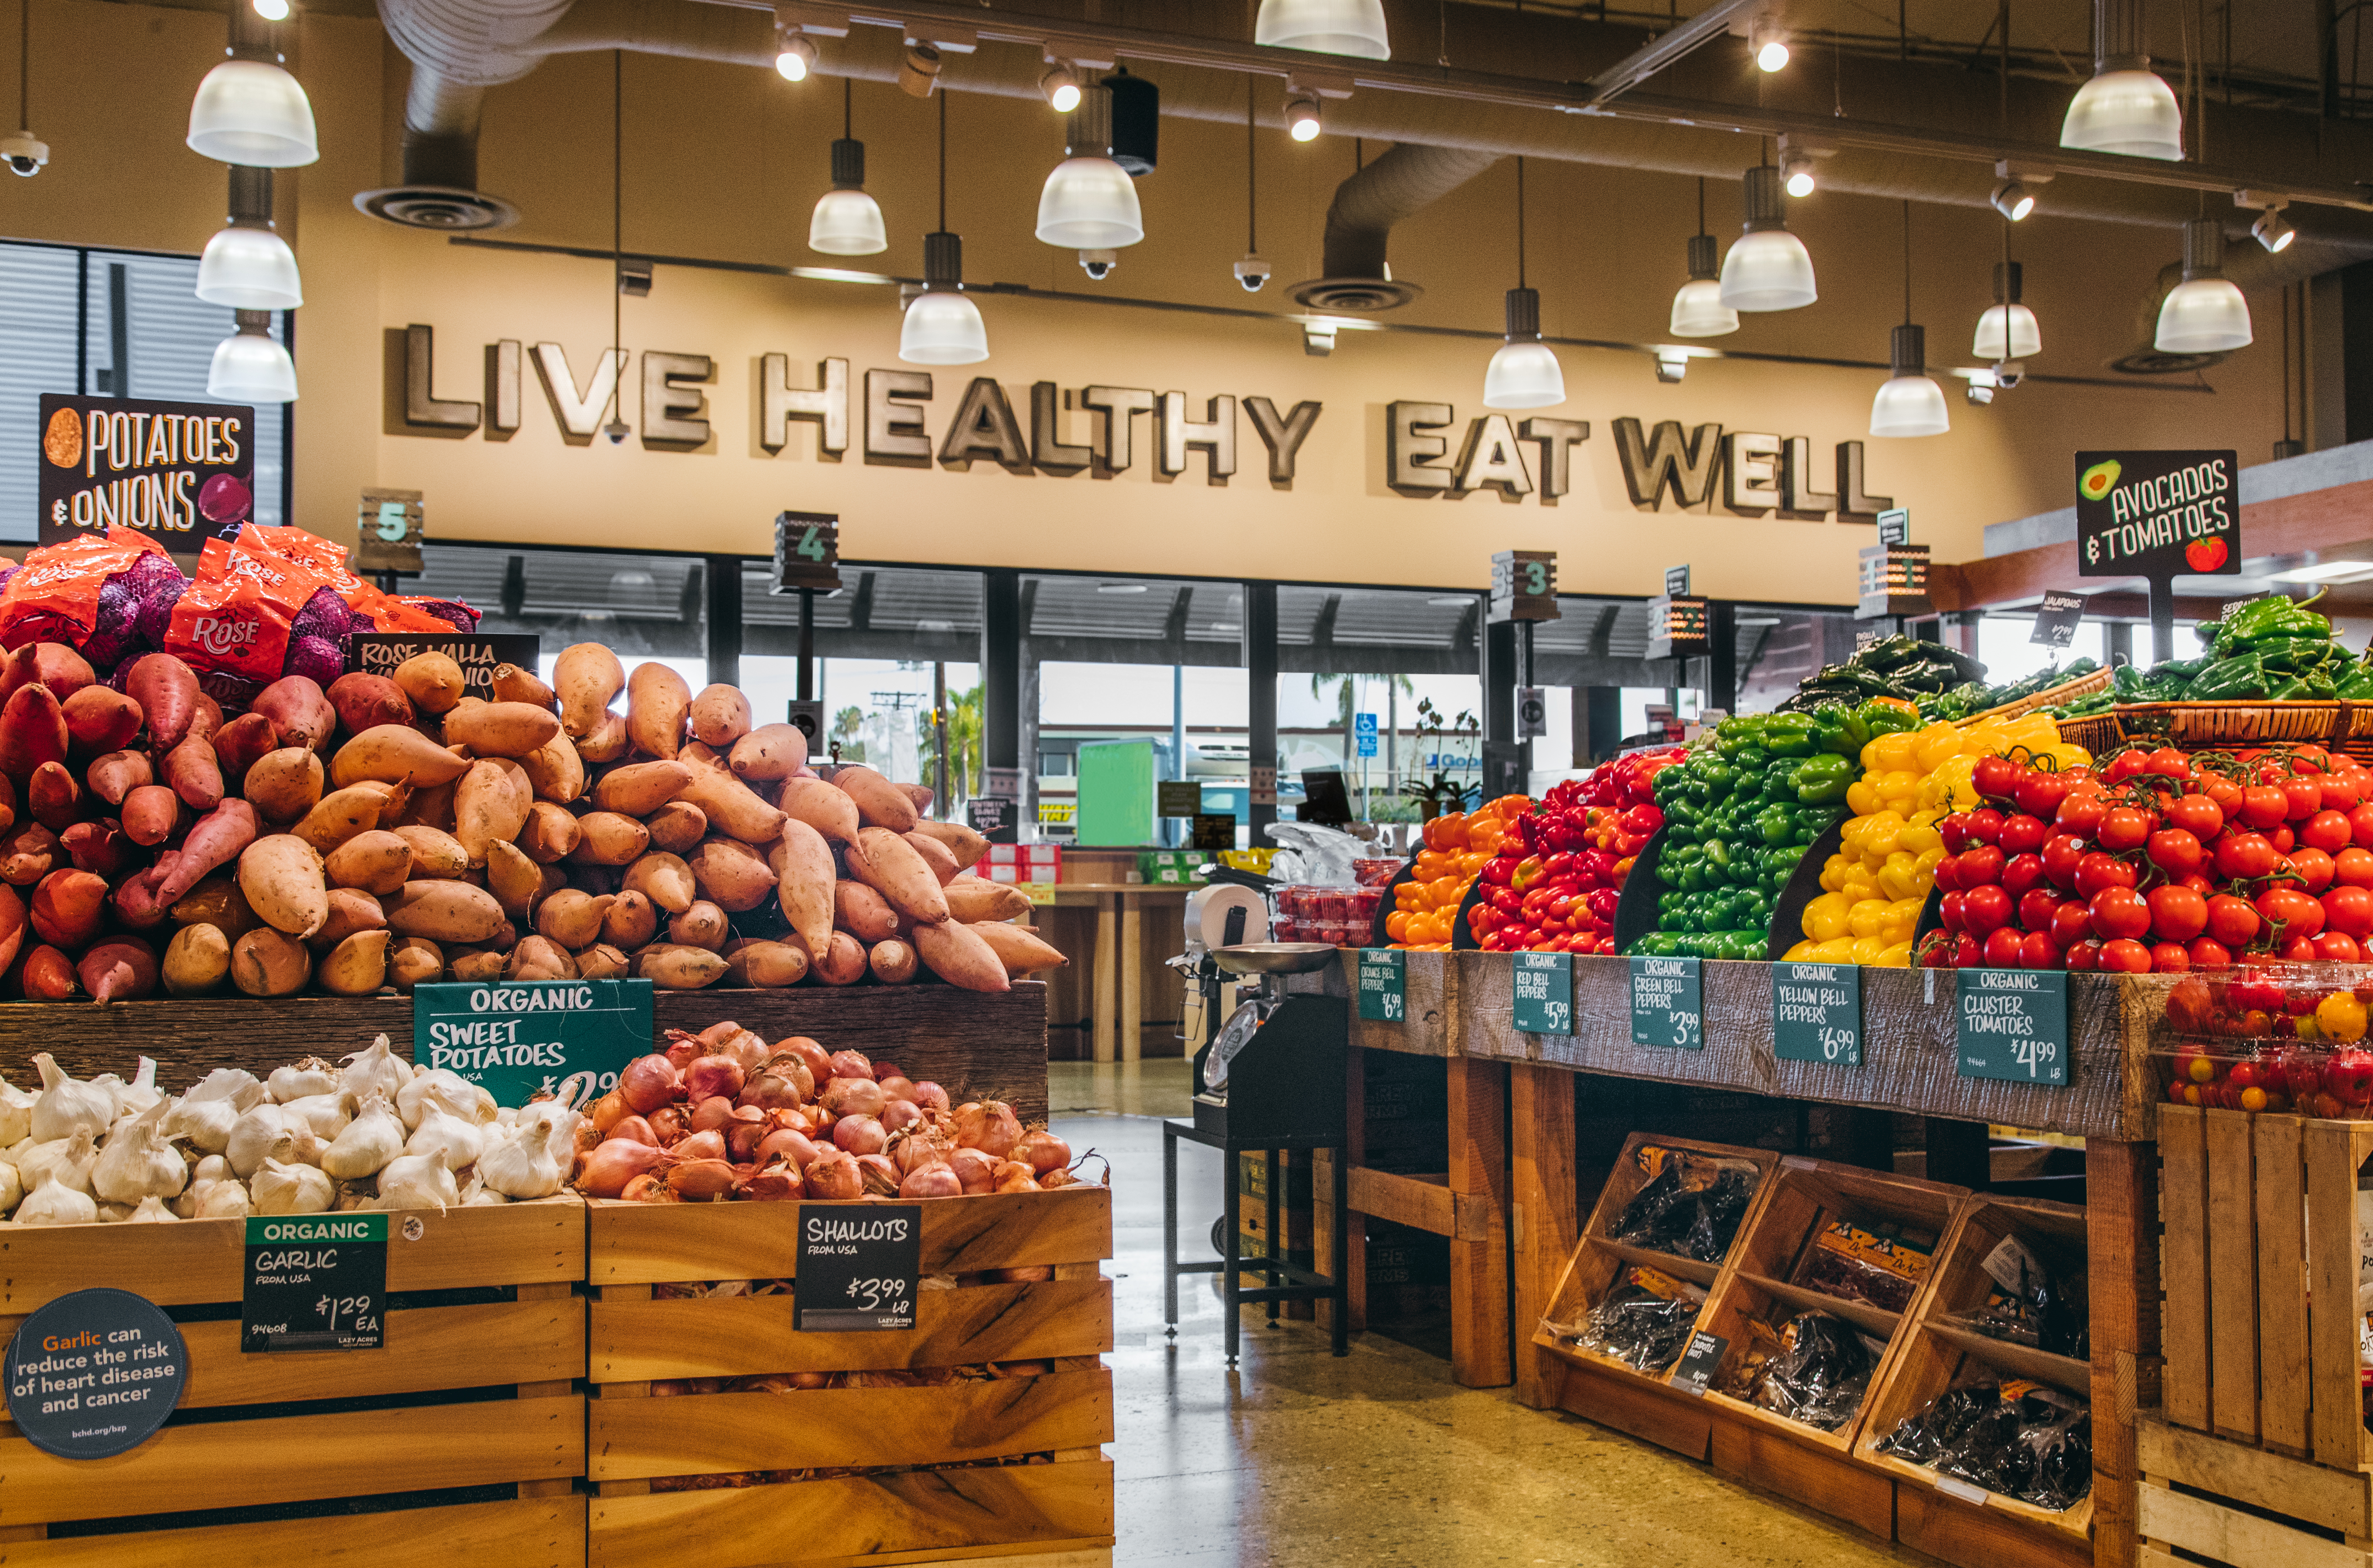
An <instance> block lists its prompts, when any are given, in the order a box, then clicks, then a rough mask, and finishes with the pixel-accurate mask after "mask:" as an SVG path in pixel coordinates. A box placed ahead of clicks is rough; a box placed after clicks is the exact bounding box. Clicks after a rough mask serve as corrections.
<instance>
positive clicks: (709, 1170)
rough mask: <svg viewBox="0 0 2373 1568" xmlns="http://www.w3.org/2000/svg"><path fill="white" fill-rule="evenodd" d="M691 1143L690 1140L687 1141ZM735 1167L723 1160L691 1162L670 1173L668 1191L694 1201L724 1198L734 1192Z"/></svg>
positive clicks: (675, 1167) (680, 1165)
mask: <svg viewBox="0 0 2373 1568" xmlns="http://www.w3.org/2000/svg"><path fill="white" fill-rule="evenodd" d="M686 1141H687V1142H688V1141H690V1140H686ZM735 1179H736V1178H735V1176H734V1175H733V1167H732V1166H731V1165H729V1164H726V1163H725V1162H724V1161H722V1160H691V1161H687V1162H685V1163H684V1164H679V1165H675V1166H673V1167H672V1168H671V1169H670V1170H669V1171H668V1175H667V1184H668V1190H669V1191H671V1192H672V1193H674V1194H675V1195H676V1196H677V1197H679V1198H683V1199H689V1200H692V1201H699V1200H702V1199H714V1198H723V1197H726V1196H727V1195H729V1194H731V1192H732V1190H733V1187H734V1182H735Z"/></svg>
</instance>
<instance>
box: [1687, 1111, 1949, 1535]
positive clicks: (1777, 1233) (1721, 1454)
mask: <svg viewBox="0 0 2373 1568" xmlns="http://www.w3.org/2000/svg"><path fill="white" fill-rule="evenodd" d="M1765 1188H1766V1191H1765V1196H1764V1200H1763V1202H1762V1204H1761V1205H1760V1207H1759V1208H1758V1209H1757V1210H1756V1211H1755V1215H1754V1219H1753V1223H1751V1224H1750V1225H1749V1226H1748V1227H1747V1228H1746V1229H1744V1230H1743V1231H1742V1232H1741V1233H1740V1235H1739V1240H1738V1242H1737V1244H1736V1246H1733V1247H1732V1248H1731V1252H1730V1259H1729V1261H1728V1262H1727V1263H1726V1264H1725V1265H1724V1269H1723V1272H1722V1278H1721V1279H1720V1281H1717V1282H1716V1284H1715V1286H1714V1293H1713V1297H1712V1298H1711V1299H1710V1300H1708V1302H1707V1303H1706V1311H1705V1314H1704V1316H1702V1317H1701V1319H1700V1320H1699V1325H1698V1326H1699V1328H1700V1329H1701V1330H1702V1331H1703V1332H1706V1333H1710V1334H1719V1335H1721V1336H1722V1337H1723V1338H1724V1339H1725V1340H1729V1341H1730V1346H1729V1349H1728V1351H1727V1352H1725V1353H1724V1358H1723V1364H1722V1369H1721V1371H1720V1372H1718V1373H1717V1374H1716V1375H1715V1377H1714V1384H1715V1387H1714V1388H1710V1389H1709V1390H1708V1391H1707V1393H1706V1396H1705V1402H1706V1405H1707V1408H1708V1409H1709V1410H1712V1411H1713V1417H1714V1425H1713V1440H1714V1441H1713V1462H1714V1468H1715V1469H1718V1470H1722V1471H1724V1473H1726V1474H1730V1475H1734V1476H1737V1477H1739V1478H1740V1479H1743V1480H1752V1481H1754V1482H1755V1484H1757V1485H1758V1486H1760V1487H1763V1488H1764V1489H1765V1490H1767V1491H1771V1492H1778V1493H1780V1494H1781V1495H1783V1496H1785V1497H1787V1498H1789V1499H1791V1500H1792V1501H1794V1502H1797V1503H1801V1504H1805V1505H1806V1506H1807V1507H1809V1508H1814V1509H1817V1510H1818V1511H1820V1512H1822V1513H1825V1514H1828V1515H1831V1516H1832V1517H1835V1518H1841V1519H1843V1520H1845V1521H1846V1522H1848V1523H1849V1524H1853V1525H1855V1526H1857V1527H1860V1528H1862V1529H1864V1530H1867V1531H1869V1532H1870V1533H1871V1534H1873V1535H1876V1536H1878V1537H1880V1538H1881V1539H1887V1538H1889V1537H1891V1536H1892V1535H1893V1534H1894V1530H1895V1489H1894V1487H1893V1486H1892V1484H1891V1483H1890V1482H1889V1481H1888V1479H1887V1478H1886V1477H1885V1476H1882V1475H1879V1474H1877V1473H1876V1472H1874V1471H1872V1470H1870V1469H1867V1468H1865V1467H1863V1466H1859V1465H1856V1464H1854V1463H1853V1452H1854V1440H1855V1438H1856V1437H1858V1436H1859V1435H1860V1434H1861V1432H1862V1426H1863V1414H1864V1410H1867V1409H1868V1408H1869V1404H1870V1398H1869V1395H1868V1393H1865V1394H1864V1398H1863V1403H1862V1406H1861V1407H1860V1408H1858V1409H1857V1410H1855V1411H1854V1413H1853V1415H1852V1416H1851V1417H1849V1418H1848V1419H1847V1421H1846V1422H1844V1424H1843V1425H1841V1426H1840V1427H1838V1428H1837V1430H1835V1431H1833V1432H1823V1431H1821V1430H1819V1429H1818V1428H1817V1427H1812V1426H1807V1425H1806V1424H1805V1423H1803V1422H1794V1421H1790V1420H1789V1419H1788V1418H1787V1417H1785V1416H1783V1415H1780V1414H1778V1413H1777V1412H1775V1411H1772V1410H1765V1409H1764V1408H1763V1407H1762V1406H1760V1405H1757V1404H1752V1403H1749V1402H1748V1400H1746V1399H1742V1398H1733V1397H1732V1396H1730V1395H1728V1394H1724V1393H1722V1392H1719V1387H1720V1386H1721V1385H1722V1383H1723V1382H1724V1380H1725V1379H1726V1378H1729V1377H1730V1376H1732V1375H1733V1371H1734V1368H1736V1366H1737V1364H1738V1363H1739V1360H1740V1358H1741V1357H1742V1355H1743V1354H1744V1353H1745V1352H1746V1351H1747V1350H1748V1346H1749V1344H1750V1343H1751V1342H1752V1327H1751V1326H1752V1325H1753V1324H1755V1323H1758V1322H1761V1323H1765V1324H1768V1325H1770V1326H1771V1327H1773V1328H1777V1327H1779V1325H1780V1324H1781V1323H1783V1322H1784V1321H1786V1320H1787V1319H1788V1318H1790V1317H1792V1316H1794V1315H1796V1314H1797V1313H1800V1312H1805V1311H1821V1312H1827V1313H1829V1314H1830V1315H1832V1316H1837V1317H1841V1318H1843V1319H1845V1320H1846V1321H1847V1322H1850V1323H1852V1324H1853V1326H1854V1327H1855V1328H1857V1329H1859V1330H1861V1331H1862V1333H1863V1334H1864V1335H1865V1336H1867V1337H1868V1338H1870V1339H1873V1340H1877V1341H1879V1342H1880V1344H1881V1345H1883V1346H1884V1347H1885V1349H1884V1350H1883V1352H1881V1354H1880V1356H1879V1359H1878V1364H1877V1366H1876V1368H1875V1369H1874V1370H1873V1372H1872V1374H1871V1384H1870V1386H1871V1388H1872V1389H1874V1390H1875V1389H1876V1387H1877V1386H1878V1382H1879V1379H1880V1377H1881V1376H1882V1375H1884V1374H1885V1372H1886V1370H1887V1363H1888V1361H1889V1360H1890V1359H1891V1358H1892V1357H1893V1355H1894V1352H1895V1347H1896V1345H1897V1343H1898V1341H1899V1340H1900V1338H1901V1336H1902V1333H1903V1327H1904V1324H1905V1323H1906V1321H1908V1320H1909V1319H1910V1317H1911V1307H1916V1306H1917V1305H1919V1297H1920V1295H1921V1293H1924V1292H1925V1290H1926V1289H1927V1284H1926V1282H1924V1281H1923V1283H1922V1284H1921V1285H1920V1286H1919V1287H1918V1288H1917V1289H1915V1291H1914V1292H1913V1294H1912V1299H1911V1304H1910V1306H1908V1307H1907V1308H1906V1310H1905V1311H1903V1312H1900V1313H1896V1312H1889V1311H1887V1310H1885V1309H1884V1308H1882V1307H1877V1306H1874V1305H1870V1304H1868V1303H1866V1302H1859V1301H1850V1300H1847V1299H1844V1298H1842V1297H1839V1296H1833V1295H1830V1294H1829V1293H1826V1292H1823V1291H1820V1290H1818V1289H1816V1288H1814V1287H1813V1286H1810V1285H1804V1284H1797V1283H1794V1282H1793V1281H1794V1277H1795V1275H1796V1273H1797V1271H1798V1269H1799V1267H1800V1265H1801V1264H1802V1263H1803V1262H1804V1260H1805V1259H1806V1258H1807V1257H1808V1256H1809V1255H1810V1254H1811V1252H1812V1249H1813V1246H1814V1245H1815V1242H1816V1239H1817V1238H1818V1236H1819V1235H1820V1234H1821V1232H1822V1230H1823V1229H1824V1228H1825V1227H1827V1226H1828V1225H1829V1224H1830V1223H1832V1222H1835V1221H1841V1220H1843V1221H1850V1222H1852V1221H1859V1222H1863V1223H1889V1222H1891V1223H1895V1224H1898V1225H1901V1226H1903V1227H1905V1228H1907V1229H1911V1230H1918V1231H1924V1232H1927V1233H1929V1234H1931V1235H1934V1236H1935V1238H1936V1240H1935V1245H1936V1246H1937V1247H1938V1248H1939V1249H1941V1248H1942V1246H1943V1244H1944V1241H1945V1237H1946V1234H1947V1233H1948V1232H1949V1231H1950V1230H1951V1229H1952V1223H1953V1214H1954V1211H1955V1208H1956V1206H1957V1205H1958V1203H1959V1202H1960V1200H1961V1199H1963V1198H1965V1197H1967V1196H1968V1191H1967V1189H1966V1188H1958V1187H1946V1186H1945V1185H1943V1184H1941V1183H1938V1182H1927V1181H1913V1180H1911V1179H1910V1178H1908V1177H1903V1176H1888V1175H1885V1174H1883V1173H1881V1172H1878V1171H1871V1170H1864V1169H1860V1168H1858V1167H1856V1166H1853V1165H1841V1164H1831V1163H1829V1162H1828V1161H1822V1160H1807V1159H1804V1158H1802V1157H1800V1156H1794V1155H1791V1156H1789V1157H1787V1158H1785V1159H1783V1160H1782V1161H1781V1162H1780V1165H1779V1168H1778V1169H1777V1170H1776V1171H1774V1172H1773V1173H1772V1176H1771V1179H1770V1180H1769V1181H1767V1182H1766V1183H1765ZM1932 1273H1933V1268H1932Z"/></svg>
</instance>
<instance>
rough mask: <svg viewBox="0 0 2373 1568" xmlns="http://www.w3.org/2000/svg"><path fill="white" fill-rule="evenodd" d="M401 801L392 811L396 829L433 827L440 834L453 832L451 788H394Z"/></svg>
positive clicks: (450, 786) (432, 786)
mask: <svg viewBox="0 0 2373 1568" xmlns="http://www.w3.org/2000/svg"><path fill="white" fill-rule="evenodd" d="M395 788H396V789H397V790H398V793H399V794H400V795H401V797H402V798H401V799H400V800H399V801H398V802H396V804H395V807H394V809H393V813H392V814H393V817H394V823H393V825H395V826H397V827H433V828H435V829H437V830H438V832H440V833H450V832H452V831H453V786H452V785H450V784H431V785H427V786H426V787H425V788H405V787H403V786H395Z"/></svg>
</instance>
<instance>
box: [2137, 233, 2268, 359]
mask: <svg viewBox="0 0 2373 1568" xmlns="http://www.w3.org/2000/svg"><path fill="white" fill-rule="evenodd" d="M2152 344H2153V345H2154V346H2155V347H2157V349H2158V351H2159V352H2160V353H2162V354H2223V353H2227V352H2229V351H2230V350H2233V349H2236V348H2247V347H2249V346H2250V302H2249V301H2248V300H2246V299H2244V298H2241V291H2240V290H2239V288H2237V287H2234V286H2233V283H2232V281H2231V280H2230V279H2229V278H2227V276H2226V275H2225V230H2224V229H2222V228H2218V227H2217V225H2216V221H2215V219H2214V218H2206V217H2196V218H2193V219H2192V221H2191V222H2190V223H2187V224H2185V225H2184V226H2183V281H2182V282H2181V283H2179V284H2177V285H2176V286H2175V287H2173V288H2171V289H2168V294H2167V298H2166V299H2165V300H2163V301H2161V302H2160V305H2159V308H2158V331H2157V333H2154V334H2153V336H2152Z"/></svg>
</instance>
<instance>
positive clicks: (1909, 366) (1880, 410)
mask: <svg viewBox="0 0 2373 1568" xmlns="http://www.w3.org/2000/svg"><path fill="white" fill-rule="evenodd" d="M1927 357H1928V344H1927V333H1924V332H1923V331H1922V330H1921V329H1920V328H1918V327H1916V326H1913V325H1912V324H1911V322H1905V323H1904V324H1903V325H1901V326H1900V327H1897V328H1896V329H1895V331H1894V333H1892V334H1891V335H1890V337H1889V339H1888V363H1889V364H1890V365H1891V366H1892V368H1893V369H1892V373H1891V374H1890V375H1889V376H1888V379H1887V381H1886V383H1885V384H1884V385H1882V386H1881V387H1880V388H1879V389H1878V395H1877V396H1876V397H1875V398H1873V399H1872V400H1871V404H1870V433H1871V434H1872V435H1873V436H1941V435H1943V434H1944V433H1945V432H1946V431H1947V430H1949V429H1951V428H1952V427H1953V420H1952V416H1951V415H1949V414H1948V413H1947V412H1946V408H1945V389H1944V388H1942V387H1940V386H1938V385H1937V384H1936V383H1935V381H1933V380H1929V378H1928V375H1927V370H1926V362H1927Z"/></svg>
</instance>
